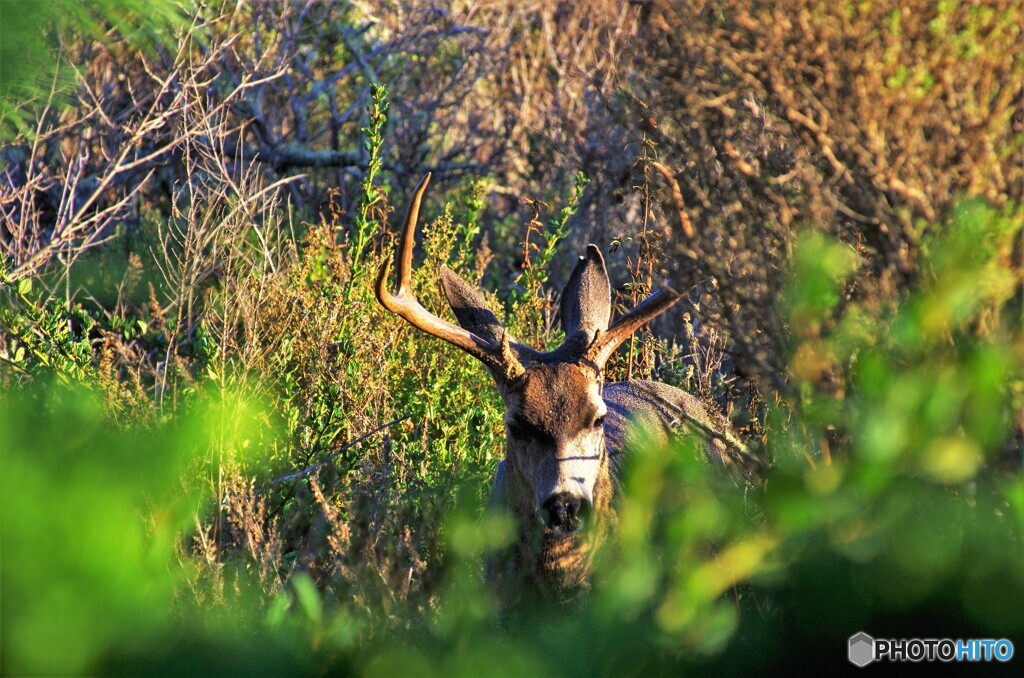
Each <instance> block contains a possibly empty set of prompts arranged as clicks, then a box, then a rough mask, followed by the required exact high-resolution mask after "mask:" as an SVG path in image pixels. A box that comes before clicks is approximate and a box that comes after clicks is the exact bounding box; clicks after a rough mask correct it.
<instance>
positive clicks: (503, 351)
mask: <svg viewBox="0 0 1024 678" xmlns="http://www.w3.org/2000/svg"><path fill="white" fill-rule="evenodd" d="M429 183H430V173H429V172H428V173H427V175H426V176H425V177H423V180H422V181H420V185H419V186H417V187H416V192H415V193H414V194H413V198H412V202H411V203H410V204H409V211H408V212H407V213H406V215H405V223H404V225H403V226H402V232H401V234H400V235H399V241H398V250H397V251H396V252H395V259H396V260H397V262H398V292H397V293H396V294H392V293H391V292H390V291H388V275H389V274H390V273H391V261H390V259H385V260H384V263H382V264H381V266H380V270H379V271H378V272H377V285H376V288H375V291H376V294H377V301H379V302H380V304H381V306H383V307H384V308H386V309H387V310H389V311H391V312H392V313H394V314H396V315H398V316H401V317H402V318H404V319H405V320H406V322H408V323H409V324H410V325H412V326H413V327H415V328H417V329H419V330H422V331H424V332H426V333H427V334H430V335H433V336H435V337H438V338H439V339H444V340H445V341H447V342H448V343H449V344H452V345H453V346H457V347H458V348H461V349H462V350H463V351H465V352H466V353H469V354H470V355H472V356H473V357H475V358H477V359H478V360H480V361H481V362H483V363H484V364H485V365H487V366H488V367H489V368H491V369H492V370H496V371H497V373H498V374H501V375H503V376H504V377H505V378H506V379H514V378H516V377H518V376H519V375H521V374H522V373H523V372H524V371H525V370H524V369H523V366H522V364H521V363H520V362H519V360H518V359H517V358H516V356H515V354H514V353H513V352H512V349H511V347H510V345H509V338H508V334H507V333H503V334H502V337H501V343H500V344H494V343H492V342H489V341H487V340H485V339H481V338H480V337H478V336H477V335H475V334H473V333H472V332H470V331H469V330H466V329H464V328H462V327H459V326H458V325H455V324H453V323H450V322H448V321H447V320H445V319H444V318H439V317H438V316H436V315H434V314H433V313H431V312H430V311H428V310H427V309H425V308H423V306H422V305H421V304H420V302H419V301H418V300H417V299H416V297H415V296H414V295H413V292H412V247H413V239H414V237H415V236H414V234H415V231H416V221H417V220H418V219H419V214H420V204H421V203H422V201H423V194H424V193H426V191H427V184H429Z"/></svg>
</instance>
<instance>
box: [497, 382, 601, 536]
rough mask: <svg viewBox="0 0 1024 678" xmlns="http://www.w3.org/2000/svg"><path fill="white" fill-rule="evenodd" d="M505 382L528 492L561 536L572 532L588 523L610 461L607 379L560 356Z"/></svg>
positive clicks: (513, 452) (514, 458)
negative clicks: (604, 397) (603, 394)
mask: <svg viewBox="0 0 1024 678" xmlns="http://www.w3.org/2000/svg"><path fill="white" fill-rule="evenodd" d="M504 390H505V393H504V396H505V403H506V407H507V409H506V413H505V425H506V428H507V432H508V437H507V443H506V458H507V460H508V464H509V467H510V470H511V472H512V473H513V474H515V476H516V479H517V480H518V483H519V486H520V492H521V493H522V494H525V495H526V496H524V497H522V499H523V500H524V501H526V500H528V499H532V501H533V507H532V508H533V510H534V511H535V512H536V513H537V514H539V515H540V517H541V519H542V520H543V522H544V525H545V528H546V530H548V531H549V533H551V534H552V535H553V536H564V535H568V534H572V533H573V532H576V531H577V530H578V529H580V527H582V526H583V525H584V524H585V522H586V519H587V517H588V516H589V513H590V510H591V508H592V507H593V504H594V489H595V485H596V484H597V480H598V477H599V476H600V474H601V472H602V470H603V469H604V468H605V466H606V465H607V458H606V456H605V447H604V416H605V412H606V411H607V408H606V406H605V403H604V400H602V398H601V386H600V382H599V380H598V379H596V378H595V377H593V376H591V375H590V374H589V371H588V370H585V369H583V368H581V367H579V366H577V365H574V364H568V363H555V364H551V365H532V366H531V367H530V368H529V369H527V370H526V372H525V374H524V375H523V376H522V377H520V378H519V379H518V380H516V382H515V383H513V384H509V386H508V387H507V388H506V389H504Z"/></svg>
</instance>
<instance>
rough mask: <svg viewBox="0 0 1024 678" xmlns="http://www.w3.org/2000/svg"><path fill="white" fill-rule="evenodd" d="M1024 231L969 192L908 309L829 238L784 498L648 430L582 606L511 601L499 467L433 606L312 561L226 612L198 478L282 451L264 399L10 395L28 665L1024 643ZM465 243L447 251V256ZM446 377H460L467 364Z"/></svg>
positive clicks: (441, 576)
mask: <svg viewBox="0 0 1024 678" xmlns="http://www.w3.org/2000/svg"><path fill="white" fill-rule="evenodd" d="M448 218H450V217H447V216H446V217H443V219H448ZM433 228H434V229H435V230H437V229H439V228H442V227H439V226H438V224H436V223H435V225H434V227H433ZM1018 228H1019V220H1017V221H1014V220H1013V219H1010V218H1009V217H1008V216H1007V214H1003V213H1000V212H997V211H995V210H992V209H990V208H986V207H983V206H979V205H978V204H975V203H968V204H965V205H962V206H961V208H960V209H959V210H958V211H957V212H956V214H955V215H954V216H953V217H952V218H951V220H950V222H949V223H948V224H947V228H945V229H943V231H942V232H943V233H944V235H942V236H937V237H936V238H934V239H933V240H932V241H931V242H930V245H929V250H930V251H929V267H928V271H929V275H928V276H926V277H925V279H924V280H923V281H922V283H921V286H920V289H919V290H917V291H916V292H915V293H914V294H912V295H911V296H910V297H909V298H908V299H907V300H906V302H905V303H904V304H902V305H901V306H900V308H898V309H895V310H892V311H886V310H877V309H864V308H858V307H854V306H845V307H844V306H843V305H842V304H840V303H838V300H839V299H840V297H841V294H840V291H841V288H842V284H841V280H842V278H843V276H844V275H846V274H847V273H849V272H850V271H851V270H852V267H854V266H856V260H855V258H853V257H851V256H850V255H849V254H848V252H847V251H846V250H845V249H844V248H843V247H842V246H841V245H839V244H836V243H833V242H831V241H829V240H828V239H826V238H823V237H821V236H820V235H813V234H812V235H808V236H806V237H805V238H804V239H803V240H802V241H801V242H800V244H799V246H798V248H797V250H796V253H795V255H794V259H793V261H794V270H793V271H792V274H791V280H792V281H793V282H792V291H791V294H790V301H789V302H788V309H789V313H790V314H791V317H792V323H793V327H794V329H795V331H794V342H795V344H794V348H793V360H794V374H793V378H794V379H795V380H797V381H800V380H801V379H803V380H804V382H803V383H804V388H803V389H802V390H801V396H800V397H801V402H800V403H782V404H780V411H779V412H778V413H777V416H778V419H779V420H780V421H785V422H786V423H784V424H780V425H779V426H778V428H777V429H776V432H775V435H774V436H773V437H772V438H770V439H769V441H768V445H769V451H770V452H771V453H772V456H773V457H774V459H775V466H774V468H773V470H772V471H771V473H769V475H768V477H767V479H766V481H765V483H764V485H763V486H762V487H760V488H758V489H756V490H755V489H751V488H747V489H746V490H744V489H743V488H741V487H739V486H737V485H735V484H734V483H733V482H732V481H731V480H730V479H729V478H726V477H723V476H722V475H721V474H720V472H718V471H716V470H715V469H713V468H710V467H708V466H707V465H706V464H705V463H704V462H703V461H701V460H700V454H699V452H698V449H699V446H698V445H697V444H696V443H697V441H695V440H692V439H688V438H687V439H683V440H680V441H679V442H677V443H676V444H675V445H673V446H670V447H667V448H665V447H660V446H658V445H655V444H653V443H651V444H641V445H638V447H637V449H636V450H635V451H634V454H633V455H632V456H631V458H630V459H629V461H628V464H627V469H626V472H625V476H624V478H623V497H622V501H621V504H620V513H619V526H618V531H617V534H616V535H615V537H614V538H613V539H612V540H611V541H610V542H609V543H608V544H606V545H605V547H604V548H603V549H602V550H601V551H600V552H599V554H598V557H597V559H596V562H595V566H594V567H595V570H594V572H595V574H594V590H593V592H592V595H591V596H590V598H589V599H588V600H587V601H586V602H584V603H582V604H580V605H579V606H577V607H574V608H571V609H523V610H516V611H514V612H511V613H509V614H506V615H504V616H503V615H502V613H501V611H500V610H499V609H498V608H497V605H496V602H495V600H494V598H493V596H492V595H491V594H490V592H489V591H487V590H486V588H485V586H484V584H483V581H482V578H481V576H480V560H481V557H482V555H483V554H484V553H485V552H487V551H488V550H489V549H496V548H500V547H501V546H503V545H504V544H506V543H507V540H508V539H509V538H510V536H511V526H510V524H509V523H508V521H507V519H506V518H504V517H502V516H500V515H499V516H492V515H487V516H485V517H484V518H480V517H479V497H480V494H481V488H480V487H479V485H480V483H481V478H480V476H479V470H476V471H469V470H468V469H463V470H461V471H458V472H457V475H456V477H454V478H450V479H449V482H451V483H454V485H455V486H456V487H457V486H458V485H459V484H460V483H461V484H463V489H462V490H461V491H459V492H456V494H455V495H453V496H454V497H455V500H454V501H453V502H451V503H449V504H448V505H446V506H445V507H444V511H443V514H444V527H443V529H442V533H443V535H444V543H443V548H444V550H445V555H444V557H442V558H439V559H438V560H437V561H436V562H437V564H438V567H439V570H438V572H437V573H436V576H437V577H438V584H437V586H436V588H435V590H434V595H433V598H432V602H431V604H430V605H428V606H425V607H417V606H416V605H414V604H404V605H399V606H397V607H391V608H390V610H388V611H385V610H384V609H383V608H382V609H375V608H370V609H362V610H361V609H357V608H355V607H352V606H351V604H345V603H344V602H343V601H342V600H341V599H338V598H335V597H333V596H332V595H330V594H329V593H328V592H327V591H325V590H323V589H321V588H319V587H318V585H317V583H316V582H315V581H314V579H313V578H312V577H310V576H309V575H308V574H306V573H303V572H298V573H296V574H294V576H292V577H291V578H290V580H289V582H288V583H287V585H286V586H285V587H283V588H281V589H279V590H278V591H277V592H276V593H274V594H273V595H271V596H269V597H267V595H266V591H265V589H261V584H260V583H259V581H258V579H257V577H256V575H255V574H254V573H253V572H252V571H251V570H249V568H248V567H247V566H245V565H244V564H243V563H242V562H237V561H236V562H232V561H228V562H225V563H224V564H223V565H222V566H221V567H222V568H223V573H224V576H225V577H226V578H227V581H228V582H229V584H228V585H227V586H226V588H225V589H224V590H225V591H227V593H226V594H223V593H222V595H227V596H228V598H227V599H228V600H230V601H231V602H230V604H229V605H220V604H216V603H215V602H214V599H213V598H211V596H210V593H209V591H207V593H203V591H204V590H207V589H208V587H209V586H210V584H209V582H207V581H205V580H204V579H203V578H202V577H199V576H197V572H198V571H199V570H200V569H201V563H199V562H198V560H197V556H196V555H194V553H193V551H192V550H191V549H190V548H189V546H188V544H189V540H190V539H191V538H193V537H190V536H189V535H191V534H192V527H191V523H192V521H193V520H195V515H196V512H197V510H199V511H201V510H202V506H203V505H205V504H208V503H209V502H210V501H211V500H212V497H211V496H210V495H209V490H208V488H204V486H203V484H202V483H196V481H195V479H196V478H201V477H204V476H208V475H209V474H210V473H211V472H212V470H213V468H214V466H215V465H216V463H217V461H216V460H217V459H224V458H226V457H233V458H235V459H237V460H240V463H243V464H248V465H249V466H250V467H253V468H255V466H258V465H259V464H260V463H261V462H260V459H261V458H263V457H265V456H266V454H268V452H267V451H266V450H265V448H263V447H261V445H260V443H259V441H265V440H267V432H266V430H265V427H266V426H267V423H266V422H267V421H268V419H267V417H266V415H265V414H263V410H262V408H260V407H256V406H255V405H253V404H251V403H249V402H247V401H246V400H245V399H238V398H231V397H227V398H214V397H212V396H202V397H200V398H199V399H198V400H197V401H196V402H194V403H193V404H192V405H191V406H190V407H189V408H187V409H186V410H183V411H180V412H178V413H177V414H175V415H173V416H171V417H169V418H168V419H167V420H165V421H161V422H157V423H155V424H149V425H146V426H132V425H127V426H125V425H114V424H112V423H111V421H110V419H109V415H108V414H107V412H106V410H105V406H104V405H103V403H102V402H101V400H100V399H99V398H98V397H97V395H96V394H95V393H93V392H91V389H90V388H89V387H88V380H86V381H85V382H84V386H81V387H77V388H72V387H69V386H67V385H62V384H60V383H58V382H56V381H53V380H47V379H37V380H36V381H35V382H34V384H33V385H32V386H30V387H21V388H17V389H12V390H9V391H8V392H7V393H5V394H4V395H3V403H2V406H0V449H3V450H4V456H3V469H2V474H3V478H4V480H3V482H4V488H3V493H2V497H3V499H2V502H3V504H2V511H3V515H4V521H3V549H4V550H3V562H2V567H3V571H2V576H3V583H4V589H3V591H4V600H3V606H2V615H3V624H2V641H3V647H4V654H3V660H2V662H3V665H2V669H3V671H4V673H13V674H22V673H62V674H65V673H68V674H73V673H79V674H81V673H88V674H93V673H105V672H118V671H129V672H153V671H162V672H169V673H187V674H189V675H195V674H202V673H211V674H213V673H216V674H220V673H224V672H229V673H246V674H249V673H263V674H270V673H281V672H288V673H300V674H302V673H307V672H312V673H322V672H324V671H327V670H339V671H346V672H348V671H353V672H359V673H365V674H368V675H400V674H401V675H407V674H413V675H481V674H487V675H541V674H551V673H557V674H569V675H583V674H594V673H600V674H618V673H638V672H643V673H648V672H650V673H668V672H680V671H684V672H685V671H694V672H717V671H725V672H730V673H737V672H750V671H755V670H764V669H765V668H767V667H772V666H777V667H783V666H791V665H793V664H795V663H803V664H805V665H806V664H807V663H808V662H820V663H821V665H823V666H824V665H837V664H843V663H844V662H845V654H844V653H845V641H846V638H847V637H848V636H849V635H851V634H852V633H854V632H856V631H858V630H867V631H868V632H870V633H874V634H876V635H879V636H891V637H901V636H924V637H928V636H942V637H947V636H949V637H976V636H983V637H992V636H995V637H1010V638H1013V639H1016V640H1018V641H1019V640H1020V639H1021V638H1022V637H1024V619H1022V618H1021V616H1020V615H1019V610H1020V609H1021V608H1022V606H1024V568H1022V567H1021V563H1024V479H1022V477H1021V472H1020V468H1019V466H1017V467H1015V468H1009V469H1006V468H1003V467H1002V466H1001V465H1000V464H999V463H998V462H999V460H998V459H997V458H995V457H994V455H996V454H997V453H998V452H999V450H1001V449H1003V448H1004V444H1005V442H1006V441H1005V437H1006V435H1008V432H1009V430H1010V425H1009V424H1010V421H1011V418H1012V417H1013V416H1014V413H1015V409H1014V408H1016V407H1019V403H1018V402H1016V401H1015V398H1018V397H1019V395H1020V394H1019V391H1015V386H1014V384H1018V385H1019V384H1020V380H1021V374H1022V369H1021V364H1022V347H1021V344H1020V337H1019V334H1016V333H1015V332H1014V331H1013V330H1012V328H1010V327H1008V326H1004V325H999V326H996V327H994V328H991V331H990V332H989V333H988V336H985V337H984V338H982V337H980V335H979V334H978V333H977V332H970V333H967V332H964V331H963V330H964V328H966V327H969V326H971V324H972V323H976V322H978V321H979V320H981V319H982V316H983V315H984V314H985V312H986V311H987V310H991V309H992V308H993V307H994V306H999V305H1000V304H1002V303H1004V302H1005V300H1006V298H1007V296H1008V293H1009V289H1008V287H1007V284H1006V281H1005V279H1004V276H1003V275H1002V274H1001V272H1000V267H999V265H998V261H997V260H996V256H997V252H998V251H999V248H997V247H989V246H987V244H991V243H990V241H993V240H998V239H1000V238H1006V237H1012V236H1013V234H1014V232H1015V229H1018ZM442 230H443V228H442ZM444 241H445V240H444V239H442V241H440V242H444ZM447 242H451V243H453V241H450V240H449V241H447ZM965 243H970V244H971V247H965ZM435 244H437V243H435ZM442 249H444V250H446V251H445V252H443V253H442V252H439V251H437V250H433V251H431V256H440V257H442V259H444V258H446V257H447V256H448V255H449V254H450V250H449V249H448V248H446V247H442ZM951 277H955V278H956V280H957V281H958V282H957V284H956V285H952V284H951V283H950V279H951ZM964 286H969V287H971V289H970V290H964V289H963V287H964ZM354 298H355V297H354ZM847 324H856V327H846V325H847ZM822 328H826V329H829V330H830V331H827V332H826V331H823V329H822ZM808 345H809V346H811V348H810V349H806V346H808ZM809 356H811V357H809ZM813 356H818V357H816V358H813V360H812V357H813ZM801 360H803V361H812V362H813V364H814V365H816V366H817V367H815V369H813V370H811V369H809V368H807V367H806V366H804V367H801V366H800V365H799V364H798V362H799V361H801ZM841 364H849V365H851V366H852V372H853V375H854V378H853V380H852V382H851V385H850V390H849V392H848V393H846V394H845V397H843V398H842V399H841V400H840V401H837V400H836V398H835V397H834V394H831V393H829V392H828V390H827V389H824V390H822V389H820V388H819V387H818V385H817V384H818V382H816V380H815V378H816V377H817V376H819V375H820V373H821V372H822V371H823V370H827V369H836V368H838V366H840V365H841ZM423 369H424V371H425V372H426V373H428V374H429V375H431V378H441V377H443V375H444V374H445V372H446V371H447V370H449V369H452V368H448V367H442V366H440V365H437V364H435V365H430V364H424V366H423ZM411 377H412V375H406V376H405V377H404V378H405V379H409V378H411ZM453 387H454V386H453ZM444 388H447V386H444V387H443V388H440V389H438V388H437V387H435V389H434V390H433V391H434V392H435V393H436V392H437V391H438V390H440V391H443V390H444ZM394 393H395V397H396V398H402V399H404V400H405V403H406V406H410V407H416V408H418V409H419V410H420V411H422V412H424V416H426V417H427V418H428V419H430V417H431V416H432V415H431V414H430V412H431V411H432V409H433V408H434V407H436V406H437V405H433V404H431V399H430V397H428V395H427V393H426V391H424V390H422V389H421V388H417V387H415V386H414V385H413V384H412V383H409V384H405V385H396V387H395V390H394ZM424 399H425V400H424ZM413 403H418V404H416V405H413ZM782 408H785V412H783V411H782ZM773 416H774V415H773ZM287 425H288V424H287V423H286V426H287ZM447 426H448V423H446V422H443V421H434V423H433V424H432V425H431V426H430V427H429V428H428V429H427V436H428V441H427V442H426V444H427V445H428V447H429V448H430V452H429V454H427V455H426V457H425V458H424V463H426V464H429V465H430V466H428V468H427V470H426V473H427V474H428V476H429V475H430V474H434V473H444V472H450V471H448V469H451V468H452V467H451V466H449V465H445V464H441V462H439V460H438V457H444V456H445V451H444V450H443V449H442V448H445V447H446V446H447V445H448V444H449V443H446V442H444V441H445V440H449V439H451V440H454V439H455V438H456V437H459V436H462V438H463V439H464V437H465V435H466V431H465V430H464V429H465V426H466V424H465V423H461V424H453V425H452V426H454V427H455V428H457V429H459V430H452V431H447V428H446V427H447ZM822 437H831V439H832V440H833V448H832V454H831V463H823V460H822V459H820V458H819V459H818V461H817V462H816V463H814V464H808V463H807V461H805V459H804V457H803V455H802V454H801V453H800V452H801V451H802V450H804V449H806V446H808V445H813V444H817V443H816V442H815V441H817V440H819V439H820V438H822ZM401 438H402V436H399V437H398V439H397V440H401ZM397 440H396V442H397ZM453 444H454V443H453ZM211 451H215V452H216V454H211ZM466 453H467V452H466V450H465V449H463V448H462V447H461V446H459V445H458V444H456V447H455V448H453V449H450V450H447V454H448V455H459V456H460V457H461V456H463V455H466ZM431 459H433V461H430V460H431ZM354 462H355V460H353V462H352V463H354ZM254 465H255V466H254ZM456 468H458V467H456ZM300 483H305V480H300ZM421 498H422V497H421ZM407 499H408V500H412V497H411V496H410V497H408V498H407ZM261 591H262V592H261ZM367 604H368V605H369V604H370V603H367ZM185 657H195V660H194V661H192V660H186V659H185Z"/></svg>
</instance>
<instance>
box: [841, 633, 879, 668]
mask: <svg viewBox="0 0 1024 678" xmlns="http://www.w3.org/2000/svg"><path fill="white" fill-rule="evenodd" d="M847 656H848V657H849V659H850V663H851V664H853V665H854V666H862V667H863V666H867V665H868V664H870V663H871V662H873V661H874V660H875V639H874V638H872V637H871V636H869V635H868V634H866V633H864V632H863V631H860V632H858V633H856V634H854V635H852V636H850V644H849V654H848V655H847Z"/></svg>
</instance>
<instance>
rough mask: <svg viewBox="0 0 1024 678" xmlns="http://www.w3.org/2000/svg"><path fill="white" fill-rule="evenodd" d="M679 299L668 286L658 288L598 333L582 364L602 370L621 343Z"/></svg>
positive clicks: (676, 293)
mask: <svg viewBox="0 0 1024 678" xmlns="http://www.w3.org/2000/svg"><path fill="white" fill-rule="evenodd" d="M680 299H682V295H680V294H679V293H678V292H676V291H675V290H674V289H672V288H671V287H669V286H668V285H663V286H662V287H660V288H658V289H657V290H655V291H654V292H653V293H652V294H651V296H649V297H647V298H646V299H644V300H643V301H641V302H640V303H639V304H637V305H636V306H635V307H633V310H632V311H630V312H629V313H627V314H626V315H624V316H622V317H621V318H619V319H618V320H616V321H615V322H614V323H612V326H611V327H609V328H608V329H607V330H605V331H603V332H601V331H598V333H597V336H596V337H594V341H593V342H591V344H590V346H589V347H588V348H587V352H586V353H585V354H584V355H583V362H585V363H591V364H592V365H594V366H596V367H597V369H598V370H603V369H604V364H605V363H606V362H608V358H610V357H611V356H612V353H615V349H617V348H618V347H619V346H620V345H622V342H624V341H625V340H626V339H629V337H630V335H632V334H633V333H634V332H636V331H637V330H638V329H640V328H641V327H643V326H644V325H646V324H647V323H648V322H650V321H651V320H653V319H654V318H656V317H657V316H659V315H661V314H662V313H664V312H665V311H667V310H668V309H669V308H671V307H672V305H673V304H675V303H676V302H677V301H679V300H680Z"/></svg>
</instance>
